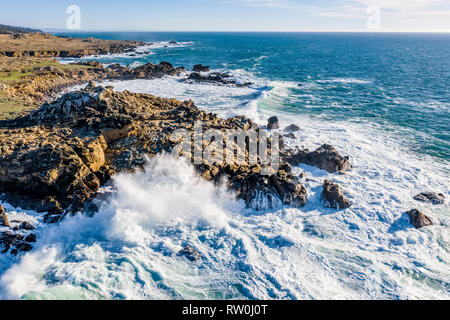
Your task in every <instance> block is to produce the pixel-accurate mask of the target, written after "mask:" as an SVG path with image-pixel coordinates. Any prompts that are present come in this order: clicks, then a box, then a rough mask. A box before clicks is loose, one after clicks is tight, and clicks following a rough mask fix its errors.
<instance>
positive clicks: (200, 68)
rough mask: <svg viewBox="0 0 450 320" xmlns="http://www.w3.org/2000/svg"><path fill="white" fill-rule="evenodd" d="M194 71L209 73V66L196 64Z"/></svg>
mask: <svg viewBox="0 0 450 320" xmlns="http://www.w3.org/2000/svg"><path fill="white" fill-rule="evenodd" d="M192 71H195V72H209V66H204V65H202V64H196V65H194V68H193V69H192Z"/></svg>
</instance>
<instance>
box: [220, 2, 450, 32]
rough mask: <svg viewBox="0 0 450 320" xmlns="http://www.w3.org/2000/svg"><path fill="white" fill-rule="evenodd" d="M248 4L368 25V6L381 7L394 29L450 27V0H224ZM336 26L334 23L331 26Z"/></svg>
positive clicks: (389, 25)
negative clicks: (366, 23) (318, 0)
mask: <svg viewBox="0 0 450 320" xmlns="http://www.w3.org/2000/svg"><path fill="white" fill-rule="evenodd" d="M223 2H224V3H225V2H226V3H232V4H238V5H246V6H259V7H274V8H275V7H276V8H287V9H291V10H296V11H298V12H300V13H301V14H304V15H309V16H313V17H314V16H316V17H322V18H329V19H336V21H337V20H339V22H341V23H342V22H345V21H343V20H353V21H360V22H361V23H360V24H361V26H364V25H365V23H364V22H365V21H366V19H367V11H366V9H367V8H368V7H370V6H374V5H375V6H378V7H380V10H381V14H382V20H383V25H384V26H386V27H387V28H388V29H390V30H396V29H398V30H401V31H407V30H413V29H414V30H416V31H417V30H421V29H423V30H425V31H426V30H430V31H431V30H432V29H433V30H434V29H439V30H441V31H444V30H446V31H450V0H328V1H325V2H324V1H320V3H318V2H317V1H312V0H224V1H223ZM330 27H332V26H330Z"/></svg>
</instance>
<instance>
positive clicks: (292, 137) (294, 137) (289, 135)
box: [283, 132, 297, 139]
mask: <svg viewBox="0 0 450 320" xmlns="http://www.w3.org/2000/svg"><path fill="white" fill-rule="evenodd" d="M283 137H285V138H288V139H297V137H296V136H295V134H293V133H292V132H290V133H288V134H285V135H284V136H283Z"/></svg>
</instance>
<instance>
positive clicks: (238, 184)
mask: <svg viewBox="0 0 450 320" xmlns="http://www.w3.org/2000/svg"><path fill="white" fill-rule="evenodd" d="M117 48H119V49H117V50H126V49H125V48H124V47H117ZM114 50H116V49H114ZM87 54H88V53H87ZM76 65H77V66H82V67H86V69H81V70H80V69H68V70H62V69H60V68H58V67H45V68H44V69H42V70H36V73H35V74H34V75H33V76H32V77H31V78H30V79H29V81H24V82H20V83H16V84H13V85H4V84H3V85H2V87H1V88H0V90H2V91H3V94H7V95H9V96H11V97H13V98H14V97H17V96H26V97H27V98H29V99H32V100H33V101H34V102H44V101H46V100H50V101H47V102H44V103H43V104H42V105H41V106H40V107H39V108H38V109H37V110H34V111H33V112H31V113H29V114H26V115H24V116H21V117H16V118H14V119H9V120H1V121H0V159H1V161H0V193H1V200H3V201H7V202H8V203H10V204H11V205H13V206H15V207H20V208H22V209H31V210H35V211H37V212H39V213H43V214H44V222H45V223H58V222H60V221H61V220H62V219H63V218H64V217H66V216H67V215H71V214H74V213H76V212H78V211H82V212H84V213H85V214H88V215H93V214H95V213H96V211H97V210H98V208H97V207H96V205H95V203H94V202H93V201H92V200H93V199H94V198H95V197H96V195H97V192H98V191H99V189H100V187H102V186H104V185H105V184H107V183H108V181H109V180H110V179H111V177H112V176H113V175H114V174H117V173H121V172H130V171H134V170H143V169H144V166H145V163H146V159H147V158H148V157H150V158H151V157H154V156H156V155H158V154H161V153H170V152H172V151H173V150H174V147H175V146H176V144H177V143H178V141H177V140H176V139H175V138H174V136H173V133H174V131H175V130H178V129H184V130H187V131H188V132H190V134H191V135H192V134H193V131H194V123H196V122H201V123H202V125H203V129H204V130H208V129H216V130H238V129H239V130H243V131H248V130H258V129H261V128H259V127H258V125H256V124H255V123H253V122H252V121H251V120H250V119H247V118H245V117H243V116H238V117H234V118H230V119H222V118H219V117H217V115H215V114H211V113H207V112H205V111H202V110H200V109H199V108H198V107H197V106H195V104H194V102H193V101H184V102H182V101H178V100H176V99H164V98H159V97H155V96H152V95H148V94H138V93H131V92H128V91H125V92H116V91H114V90H113V88H112V87H102V86H97V85H96V84H95V83H94V82H93V80H100V81H103V80H132V79H155V78H161V77H164V76H182V75H185V74H186V73H187V71H186V69H185V68H184V67H174V66H173V65H171V64H170V63H168V62H161V63H160V64H158V65H155V64H152V63H149V64H146V65H143V66H139V67H136V68H128V67H124V66H121V65H118V64H114V65H110V66H108V67H104V66H103V65H102V64H100V63H98V62H93V61H89V62H84V63H77V64H76ZM204 72H209V67H208V66H203V65H196V66H195V67H194V70H193V72H192V73H190V74H189V76H188V77H186V78H184V79H182V80H181V81H196V82H199V83H203V82H207V83H212V84H215V85H232V86H248V85H251V84H250V83H246V84H239V83H236V82H235V81H234V80H232V79H230V77H229V76H228V75H226V74H221V73H208V74H206V75H205V74H203V73H204ZM55 79H56V81H55ZM88 81H90V83H89V85H88V86H86V88H84V89H81V90H78V91H74V92H69V93H66V94H64V95H62V96H61V97H60V98H58V99H54V98H55V97H56V96H57V95H58V94H59V93H60V91H61V90H62V89H64V88H66V87H68V86H72V85H74V84H79V83H83V82H88ZM51 99H53V100H51ZM267 128H268V129H270V130H277V129H279V122H278V119H277V118H276V117H272V118H270V119H269V120H268V123H267ZM299 129H300V128H298V127H297V126H295V125H290V126H288V127H287V128H285V129H284V131H285V132H286V133H287V134H285V135H284V136H281V138H280V141H279V142H280V150H279V151H280V155H281V159H282V160H281V163H280V166H279V170H278V171H276V172H273V173H272V174H269V175H267V174H263V167H262V166H261V165H260V164H256V165H250V164H239V165H237V164H234V165H233V164H225V163H224V164H213V165H211V164H207V163H201V164H193V165H194V166H195V168H196V170H197V171H198V172H199V174H200V175H201V176H202V177H203V178H204V179H206V180H209V181H212V182H214V183H220V182H222V181H226V184H227V186H228V188H229V189H230V190H233V191H234V192H235V194H236V197H237V198H239V199H243V200H244V201H245V203H246V205H247V206H248V207H250V208H252V209H254V210H267V209H274V208H278V207H281V206H284V205H286V206H292V207H302V206H304V205H305V204H306V203H307V201H308V194H307V190H306V188H305V187H304V185H303V184H302V177H301V176H295V175H294V174H293V170H292V167H293V166H297V165H299V164H300V163H303V164H307V165H310V166H314V167H317V168H319V169H322V170H325V171H327V172H329V173H341V174H344V173H345V172H347V171H349V170H351V169H352V165H351V163H350V159H349V157H346V156H341V155H340V154H339V152H338V151H337V150H336V149H335V148H334V147H333V146H331V145H328V144H324V145H322V146H321V147H320V148H318V149H316V150H312V151H310V150H306V149H304V150H302V149H299V148H297V149H288V148H286V147H285V143H284V140H283V139H285V138H288V139H289V138H292V136H294V138H295V134H294V132H296V131H297V130H299ZM211 143H212V141H209V142H208V143H204V144H203V145H202V147H201V148H202V150H201V151H202V152H203V151H204V150H205V149H207V148H208V146H209V145H210V144H211ZM224 147H226V145H224ZM248 149H249V147H248V145H245V147H244V148H243V149H242V150H240V151H239V152H241V153H243V154H244V155H245V158H246V159H248V158H249V150H248ZM36 159H38V161H36ZM259 160H260V159H259ZM321 199H322V201H323V205H324V206H325V207H329V208H334V209H346V208H349V207H351V206H352V203H350V201H349V200H348V199H347V198H346V197H345V192H344V191H343V189H342V188H341V187H340V186H339V185H337V184H335V183H333V182H332V181H329V180H325V181H324V182H323V191H322V193H321ZM415 199H416V200H417V201H422V202H426V203H429V204H442V203H444V201H445V199H444V196H443V195H442V194H434V193H432V192H425V193H422V194H420V195H417V196H416V197H415ZM407 215H408V217H409V219H410V222H411V224H412V225H413V226H414V227H416V228H422V227H424V226H429V225H432V224H433V222H432V220H431V219H430V218H429V217H427V216H426V215H425V214H423V213H422V212H420V211H419V210H417V209H413V210H410V211H408V212H407ZM0 225H1V226H3V227H6V228H8V229H9V230H8V231H3V232H2V233H1V236H0V246H1V247H2V248H3V249H2V252H8V251H9V250H10V252H11V253H13V254H17V253H18V252H20V251H29V250H31V248H32V245H31V244H30V243H33V242H34V241H36V236H35V235H34V234H33V233H29V232H28V231H30V230H32V229H34V227H33V226H29V225H27V224H26V223H25V222H24V221H15V222H14V223H13V224H11V223H10V221H9V220H8V215H7V212H5V210H4V208H3V207H1V206H0ZM24 230H27V232H28V233H24ZM185 251H186V252H182V254H183V255H188V256H189V255H192V254H193V253H192V252H191V251H192V250H191V249H190V248H187V249H185ZM198 259H200V258H198V257H196V258H195V259H194V260H198Z"/></svg>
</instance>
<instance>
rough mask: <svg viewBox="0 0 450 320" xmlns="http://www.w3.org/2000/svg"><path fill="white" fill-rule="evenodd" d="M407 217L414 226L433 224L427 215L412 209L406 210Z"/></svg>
mask: <svg viewBox="0 0 450 320" xmlns="http://www.w3.org/2000/svg"><path fill="white" fill-rule="evenodd" d="M407 214H408V217H409V222H410V223H411V224H412V225H413V226H414V227H415V228H416V229H420V228H423V227H427V226H431V225H433V221H431V219H430V218H429V217H427V216H426V215H425V214H424V213H423V212H421V211H419V210H417V209H412V210H410V211H408V212H407Z"/></svg>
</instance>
